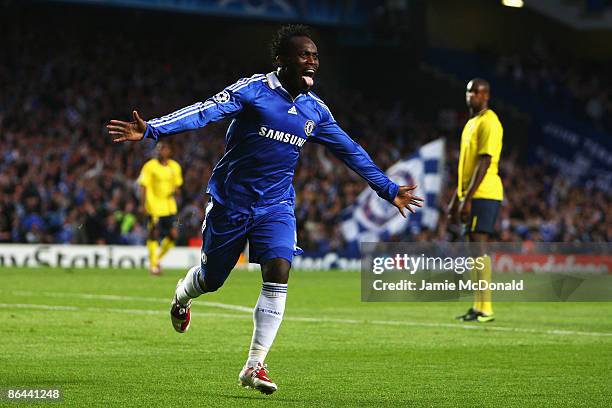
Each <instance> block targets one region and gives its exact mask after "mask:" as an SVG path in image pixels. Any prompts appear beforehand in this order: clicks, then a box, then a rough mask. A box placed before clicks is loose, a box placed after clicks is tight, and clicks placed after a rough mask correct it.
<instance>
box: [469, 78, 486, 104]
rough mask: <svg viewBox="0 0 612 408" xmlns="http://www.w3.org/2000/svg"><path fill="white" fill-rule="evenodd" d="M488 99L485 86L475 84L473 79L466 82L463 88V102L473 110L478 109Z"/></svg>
mask: <svg viewBox="0 0 612 408" xmlns="http://www.w3.org/2000/svg"><path fill="white" fill-rule="evenodd" d="M487 100H488V92H487V89H486V87H484V86H482V85H476V84H474V83H473V81H470V82H468V84H467V88H466V90H465V103H466V104H467V106H468V108H471V109H473V110H475V111H480V110H482V108H483V107H484V105H485V103H486V102H487Z"/></svg>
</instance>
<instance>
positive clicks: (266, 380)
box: [238, 363, 278, 394]
mask: <svg viewBox="0 0 612 408" xmlns="http://www.w3.org/2000/svg"><path fill="white" fill-rule="evenodd" d="M238 379H239V380H240V385H242V386H243V387H245V388H254V389H256V390H257V391H259V392H261V393H264V394H272V393H273V392H274V391H276V390H277V389H278V387H277V386H276V384H274V381H272V380H271V379H270V377H268V366H267V365H263V366H262V365H261V363H257V367H245V368H243V369H242V371H240V374H239V375H238Z"/></svg>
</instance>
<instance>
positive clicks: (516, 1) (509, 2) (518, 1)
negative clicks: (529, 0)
mask: <svg viewBox="0 0 612 408" xmlns="http://www.w3.org/2000/svg"><path fill="white" fill-rule="evenodd" d="M502 4H503V5H504V6H507V7H523V4H524V3H523V0H502Z"/></svg>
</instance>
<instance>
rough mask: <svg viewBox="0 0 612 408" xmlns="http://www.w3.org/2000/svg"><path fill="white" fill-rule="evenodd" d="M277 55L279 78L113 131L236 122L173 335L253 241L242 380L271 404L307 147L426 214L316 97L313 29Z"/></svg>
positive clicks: (282, 39) (240, 84)
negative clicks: (253, 294) (272, 353)
mask: <svg viewBox="0 0 612 408" xmlns="http://www.w3.org/2000/svg"><path fill="white" fill-rule="evenodd" d="M271 51H272V57H273V60H274V65H275V68H276V70H275V71H273V72H270V73H268V74H266V75H264V74H256V75H253V76H251V77H250V78H243V79H240V80H239V81H237V82H236V83H234V84H232V85H230V86H228V87H226V88H225V89H224V90H223V91H221V92H219V93H218V94H216V95H214V96H213V97H211V98H209V99H207V100H206V101H204V102H199V103H196V104H194V105H191V106H188V107H186V108H184V109H181V110H179V111H176V112H174V113H171V114H169V115H166V116H164V117H161V118H158V119H152V120H149V121H148V122H145V121H144V120H142V119H141V118H140V116H138V113H137V112H136V111H134V112H133V117H134V121H133V122H122V121H116V120H113V121H111V122H110V124H109V125H108V126H107V127H108V129H109V133H110V134H111V135H112V136H113V137H114V138H115V142H123V141H137V140H141V139H142V138H143V137H146V138H152V139H155V140H157V139H159V138H161V137H164V136H168V135H172V134H175V133H180V132H184V131H187V130H191V129H197V128H201V127H203V126H205V125H206V124H208V123H210V122H214V121H218V120H222V119H226V118H231V119H232V122H231V124H230V125H229V128H228V130H227V134H226V138H225V140H226V150H225V154H224V155H223V157H222V158H221V160H220V161H219V163H217V165H216V166H215V168H214V171H213V174H212V176H211V179H210V181H209V183H208V189H207V193H208V194H209V196H210V197H211V199H210V201H209V203H208V206H207V209H206V216H205V218H204V223H203V225H202V237H203V243H202V253H201V255H202V259H201V264H200V265H197V266H194V267H193V268H191V269H190V270H189V271H188V272H187V275H186V276H185V279H183V280H180V281H179V283H178V285H177V287H176V293H175V296H174V299H173V301H172V308H171V312H170V315H171V318H172V323H173V326H174V329H175V330H176V331H178V332H181V333H182V332H185V331H186V330H187V329H188V327H189V324H190V317H191V314H190V308H191V300H192V299H193V298H196V297H198V296H200V295H202V294H204V293H207V292H214V291H216V290H217V289H219V288H220V287H221V286H222V285H223V283H224V281H225V280H226V279H227V277H228V275H229V273H230V272H231V270H232V269H233V268H234V266H235V264H236V261H237V260H238V257H239V256H240V253H241V252H242V250H243V249H244V247H245V244H246V242H247V240H248V242H249V258H250V262H254V263H259V264H260V265H261V271H262V280H263V285H262V289H261V292H260V295H259V299H258V300H257V304H256V306H255V309H254V311H253V321H254V330H253V336H252V340H251V346H250V349H249V354H248V358H247V361H246V363H245V365H244V367H243V369H242V371H240V374H239V380H240V383H241V384H242V385H243V386H245V387H252V388H255V389H258V390H259V391H261V392H263V393H266V394H270V393H272V392H274V391H276V389H277V386H276V384H275V383H274V382H273V381H272V380H271V379H270V378H269V377H268V371H267V369H266V367H265V365H264V360H265V358H266V355H267V354H268V351H269V349H270V347H271V346H272V343H273V341H274V338H275V337H276V333H277V331H278V329H279V327H280V324H281V321H282V319H283V315H284V310H285V300H286V296H287V282H288V280H289V270H290V268H291V262H292V260H293V257H294V256H295V255H299V254H300V253H301V249H300V248H299V247H298V246H297V243H296V236H297V235H296V232H297V231H296V220H295V214H294V209H295V191H294V189H293V185H292V181H293V176H294V173H295V167H296V165H297V162H298V158H299V155H300V150H301V148H302V146H303V145H304V143H305V142H306V141H307V140H309V141H313V142H315V143H319V144H322V145H325V146H326V147H327V148H328V149H329V150H331V151H332V152H333V153H334V154H335V155H336V157H338V158H339V159H340V160H342V161H343V162H344V163H345V164H346V165H348V166H349V167H350V168H351V169H353V170H354V171H355V172H357V173H358V174H359V175H360V176H361V177H363V178H364V179H365V180H366V181H367V182H368V184H369V185H370V187H371V188H372V189H374V190H375V191H376V192H377V193H378V195H379V196H380V197H382V198H384V199H385V200H387V201H389V202H390V203H392V204H393V205H394V206H395V207H397V208H398V210H399V211H400V213H401V214H402V215H404V216H405V213H404V210H405V209H408V210H409V211H411V212H414V209H412V208H411V206H419V207H420V206H421V201H422V199H421V198H418V197H415V196H414V195H413V190H414V189H415V188H416V186H398V185H397V184H395V183H393V182H392V181H391V180H389V178H388V177H387V176H386V175H385V174H384V173H383V172H382V171H381V170H380V169H379V168H378V167H377V166H376V165H375V164H374V162H373V161H372V159H370V157H369V156H368V154H367V153H366V152H365V151H364V150H363V149H362V148H361V147H360V146H359V145H358V144H357V143H355V142H354V141H353V140H352V139H351V138H350V137H349V136H348V135H347V134H346V133H345V132H344V131H343V130H342V129H341V128H340V126H339V125H338V123H337V122H336V120H335V119H334V117H333V116H332V114H331V112H330V110H329V108H328V107H327V106H326V105H325V103H323V101H322V100H321V99H320V98H319V97H318V96H317V95H316V94H314V93H313V92H311V91H310V89H311V87H312V86H313V84H314V77H315V74H316V72H317V70H318V69H319V54H318V52H317V47H316V45H315V44H314V42H313V41H312V40H311V36H310V32H309V30H308V28H307V27H305V26H302V25H294V26H286V27H283V28H281V29H280V30H279V31H278V33H277V35H276V37H275V38H274V40H273V42H272V45H271ZM211 336H214V335H213V334H212V333H211ZM213 338H214V337H211V338H210V339H211V341H212V339H213Z"/></svg>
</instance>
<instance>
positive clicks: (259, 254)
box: [200, 198, 302, 290]
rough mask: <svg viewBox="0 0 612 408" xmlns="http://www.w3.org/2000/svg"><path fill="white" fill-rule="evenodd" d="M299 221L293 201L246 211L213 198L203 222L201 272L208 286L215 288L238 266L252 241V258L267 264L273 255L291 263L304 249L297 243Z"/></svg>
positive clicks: (250, 253)
mask: <svg viewBox="0 0 612 408" xmlns="http://www.w3.org/2000/svg"><path fill="white" fill-rule="evenodd" d="M296 240H297V231H296V221H295V214H294V209H293V203H292V202H290V201H287V202H282V203H279V204H274V205H271V206H268V207H264V208H258V209H255V210H254V212H253V213H252V214H245V213H241V212H238V211H235V210H232V209H230V208H227V207H224V206H222V205H221V204H219V202H217V201H215V200H214V199H212V198H211V200H210V201H209V203H208V206H207V207H206V216H205V217H204V222H203V223H202V251H201V265H200V269H201V274H202V277H203V278H204V280H205V281H206V286H207V288H208V289H209V290H216V289H217V288H219V287H220V286H221V285H223V282H225V280H226V279H227V277H228V276H229V274H230V272H231V271H232V269H233V268H234V266H236V262H238V258H239V257H240V254H241V253H242V251H243V250H244V248H245V246H246V243H247V241H248V242H249V262H252V263H259V264H264V263H266V262H267V261H269V260H270V259H273V258H284V259H286V260H287V261H289V263H291V262H292V261H293V257H294V256H295V255H300V254H301V253H302V250H301V249H300V248H299V247H298V246H297V242H296Z"/></svg>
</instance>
